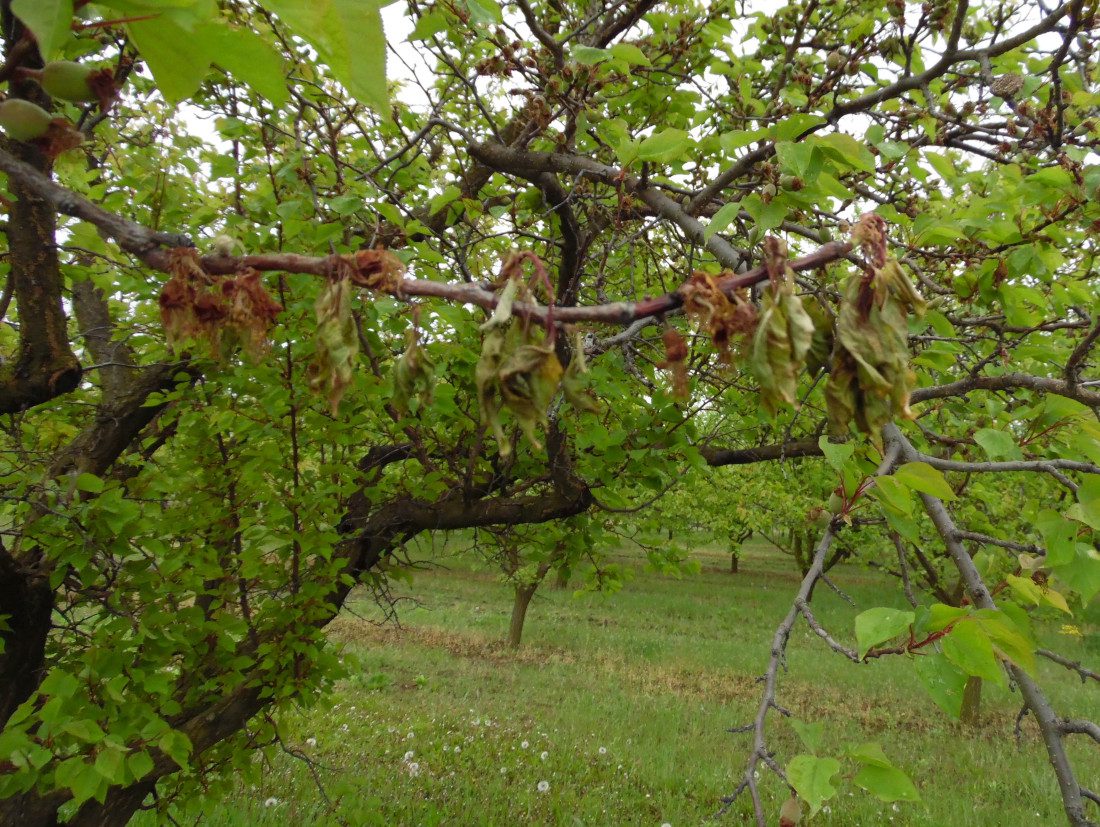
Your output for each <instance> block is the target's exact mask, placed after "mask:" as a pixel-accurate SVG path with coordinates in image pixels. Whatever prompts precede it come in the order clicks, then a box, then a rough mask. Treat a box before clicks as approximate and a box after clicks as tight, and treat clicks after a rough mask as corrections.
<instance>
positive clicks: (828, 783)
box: [786, 755, 840, 816]
mask: <svg viewBox="0 0 1100 827" xmlns="http://www.w3.org/2000/svg"><path fill="white" fill-rule="evenodd" d="M786 770H787V780H788V781H790V784H791V786H792V787H794V788H795V790H797V791H798V795H799V796H800V797H801V798H802V799H803V800H804V801H805V802H806V803H807V804H809V805H810V815H811V816H813V815H815V814H816V813H817V812H818V811H819V810H820V809H821V805H822V804H824V803H825V802H826V801H828V800H829V799H830V798H832V797H833V796H834V795H836V787H834V786H833V778H834V777H835V776H836V774H837V773H838V772H840V762H839V761H837V760H836V759H835V758H818V757H817V756H816V755H796V756H795V757H794V758H792V759H791V760H790V762H789V763H788V764H787V767H786Z"/></svg>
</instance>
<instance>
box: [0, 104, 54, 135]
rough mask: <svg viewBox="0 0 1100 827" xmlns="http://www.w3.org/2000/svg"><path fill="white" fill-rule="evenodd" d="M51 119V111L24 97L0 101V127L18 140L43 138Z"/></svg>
mask: <svg viewBox="0 0 1100 827" xmlns="http://www.w3.org/2000/svg"><path fill="white" fill-rule="evenodd" d="M51 121H53V116H52V115H50V113H49V112H47V111H46V110H45V109H43V108H42V107H41V106H37V105H36V104H33V103H31V102H30V101H26V100H23V99H22V98H8V99H7V100H6V101H4V102H3V103H0V127H3V128H4V131H5V132H6V133H8V137H9V138H12V139H14V140H16V141H33V140H34V139H35V138H41V137H42V136H43V135H45V134H46V132H47V131H48V130H49V128H50V123H51Z"/></svg>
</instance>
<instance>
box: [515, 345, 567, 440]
mask: <svg viewBox="0 0 1100 827" xmlns="http://www.w3.org/2000/svg"><path fill="white" fill-rule="evenodd" d="M561 377H562V367H561V362H559V361H558V357H557V355H556V354H555V353H554V348H553V347H551V346H550V345H545V344H544V345H532V344H525V345H522V346H520V347H519V348H518V349H517V350H516V351H515V352H514V353H512V355H511V356H509V357H508V359H507V360H506V361H505V363H504V365H503V366H502V367H501V369H500V386H501V394H502V396H503V399H504V404H505V405H506V406H507V408H508V409H509V410H510V411H511V412H512V413H513V414H514V415H515V417H516V421H517V422H519V427H520V430H522V431H523V433H524V436H526V437H527V439H528V440H529V441H530V442H531V445H533V446H534V447H535V449H536V450H542V443H541V442H540V441H539V438H538V433H537V431H536V429H537V428H538V427H539V426H542V427H543V428H545V427H546V426H547V425H548V424H549V423H548V421H547V417H546V409H547V407H548V406H549V405H550V400H551V399H552V398H553V397H554V394H555V393H556V392H557V389H558V384H559V382H561Z"/></svg>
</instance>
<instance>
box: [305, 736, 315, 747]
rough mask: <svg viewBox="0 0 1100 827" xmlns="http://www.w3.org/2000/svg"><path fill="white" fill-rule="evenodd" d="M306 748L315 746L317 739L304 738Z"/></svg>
mask: <svg viewBox="0 0 1100 827" xmlns="http://www.w3.org/2000/svg"><path fill="white" fill-rule="evenodd" d="M306 746H307V747H315V746H317V739H316V738H306Z"/></svg>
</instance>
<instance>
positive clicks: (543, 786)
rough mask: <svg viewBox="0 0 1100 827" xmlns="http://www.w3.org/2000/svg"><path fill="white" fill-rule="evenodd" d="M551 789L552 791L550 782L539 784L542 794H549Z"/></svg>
mask: <svg viewBox="0 0 1100 827" xmlns="http://www.w3.org/2000/svg"><path fill="white" fill-rule="evenodd" d="M549 789H550V782H549V781H540V782H539V792H540V793H544V792H547V791H548V790H549Z"/></svg>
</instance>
